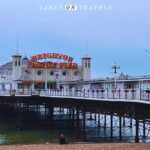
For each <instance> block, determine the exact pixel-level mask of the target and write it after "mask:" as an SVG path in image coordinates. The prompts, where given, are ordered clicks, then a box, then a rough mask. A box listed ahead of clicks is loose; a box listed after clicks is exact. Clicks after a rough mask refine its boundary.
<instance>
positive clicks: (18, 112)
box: [16, 99, 21, 130]
mask: <svg viewBox="0 0 150 150" xmlns="http://www.w3.org/2000/svg"><path fill="white" fill-rule="evenodd" d="M16 128H17V130H20V129H21V102H20V99H19V100H18V102H17V107H16Z"/></svg>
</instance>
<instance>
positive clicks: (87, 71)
mask: <svg viewBox="0 0 150 150" xmlns="http://www.w3.org/2000/svg"><path fill="white" fill-rule="evenodd" d="M82 68H83V80H84V81H85V80H90V79H91V58H90V57H89V56H87V55H86V56H84V57H82Z"/></svg>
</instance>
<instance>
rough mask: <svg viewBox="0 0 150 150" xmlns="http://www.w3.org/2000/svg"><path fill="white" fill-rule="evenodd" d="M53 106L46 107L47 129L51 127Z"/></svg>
mask: <svg viewBox="0 0 150 150" xmlns="http://www.w3.org/2000/svg"><path fill="white" fill-rule="evenodd" d="M53 111H54V108H53V107H49V108H48V130H51V129H52V128H53Z"/></svg>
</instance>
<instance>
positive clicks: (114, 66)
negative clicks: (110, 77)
mask: <svg viewBox="0 0 150 150" xmlns="http://www.w3.org/2000/svg"><path fill="white" fill-rule="evenodd" d="M112 69H113V70H114V74H115V78H114V80H115V83H114V89H116V88H117V86H116V74H117V69H120V66H118V65H117V63H116V61H115V63H114V64H113V65H112Z"/></svg>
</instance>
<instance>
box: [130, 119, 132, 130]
mask: <svg viewBox="0 0 150 150" xmlns="http://www.w3.org/2000/svg"><path fill="white" fill-rule="evenodd" d="M130 128H132V117H131V118H130Z"/></svg>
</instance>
